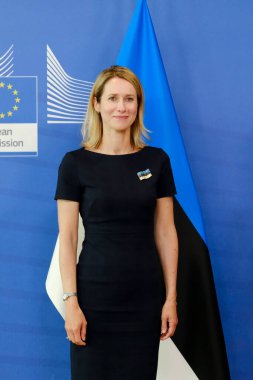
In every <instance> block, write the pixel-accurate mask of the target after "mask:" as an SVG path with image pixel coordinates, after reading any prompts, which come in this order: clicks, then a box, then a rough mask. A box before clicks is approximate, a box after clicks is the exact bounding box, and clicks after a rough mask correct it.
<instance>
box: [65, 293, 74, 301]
mask: <svg viewBox="0 0 253 380" xmlns="http://www.w3.org/2000/svg"><path fill="white" fill-rule="evenodd" d="M71 296H77V293H76V292H70V293H63V297H62V300H63V301H66V300H67V299H68V298H69V297H71Z"/></svg>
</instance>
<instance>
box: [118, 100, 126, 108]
mask: <svg viewBox="0 0 253 380" xmlns="http://www.w3.org/2000/svg"><path fill="white" fill-rule="evenodd" d="M117 106H118V107H117V108H118V110H120V111H125V109H126V106H125V102H124V99H119V101H118V104H117Z"/></svg>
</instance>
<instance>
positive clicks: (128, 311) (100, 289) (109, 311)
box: [55, 146, 176, 380]
mask: <svg viewBox="0 0 253 380" xmlns="http://www.w3.org/2000/svg"><path fill="white" fill-rule="evenodd" d="M173 194H176V188H175V184H174V179H173V174H172V170H171V165H170V159H169V156H168V155H167V153H166V152H165V151H164V150H163V149H161V148H156V147H151V146H145V147H144V148H143V149H141V150H139V151H138V152H135V153H129V154H121V155H108V154H103V153H98V152H92V151H89V150H85V149H84V148H80V149H77V150H75V151H71V152H68V153H66V154H65V156H64V157H63V160H62V162H61V164H60V167H59V173H58V183H57V189H56V193H55V199H68V200H72V201H76V202H79V204H80V206H79V207H80V208H79V210H80V214H81V216H82V220H83V225H84V228H85V239H84V241H83V246H82V251H81V254H80V257H79V262H78V264H77V292H78V302H79V305H80V307H81V309H82V311H83V313H84V315H85V317H86V320H87V331H86V342H87V345H86V346H78V345H75V344H73V343H71V342H70V359H71V379H72V380H155V379H156V372H157V364H158V351H159V343H160V334H161V311H162V306H163V304H164V301H165V296H166V293H165V284H164V277H163V272H162V266H161V263H160V260H159V254H158V251H157V248H156V245H155V240H154V211H155V206H156V199H157V198H161V197H166V196H172V195H173Z"/></svg>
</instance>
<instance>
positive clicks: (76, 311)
mask: <svg viewBox="0 0 253 380" xmlns="http://www.w3.org/2000/svg"><path fill="white" fill-rule="evenodd" d="M65 304H66V318H65V329H66V332H67V336H68V338H69V340H70V341H71V342H72V343H74V344H77V345H78V346H86V342H84V340H85V338H86V327H87V321H86V318H85V316H84V314H83V312H82V310H81V309H80V306H79V305H78V302H77V299H76V297H71V298H69V299H68V300H67V301H65Z"/></svg>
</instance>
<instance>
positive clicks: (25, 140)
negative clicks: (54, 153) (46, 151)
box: [0, 46, 38, 156]
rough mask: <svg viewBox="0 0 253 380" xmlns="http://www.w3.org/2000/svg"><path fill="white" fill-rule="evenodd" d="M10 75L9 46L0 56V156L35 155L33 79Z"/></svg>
mask: <svg viewBox="0 0 253 380" xmlns="http://www.w3.org/2000/svg"><path fill="white" fill-rule="evenodd" d="M12 74H13V46H11V48H10V49H9V50H8V51H7V52H6V53H5V54H4V55H3V56H2V57H0V155H1V156H37V155H38V117H37V114H38V112H37V99H38V96H37V87H38V86H37V77H35V76H13V75H12Z"/></svg>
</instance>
